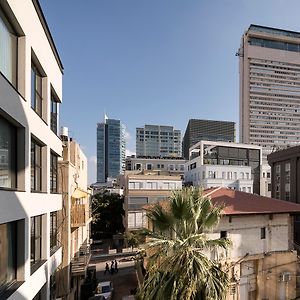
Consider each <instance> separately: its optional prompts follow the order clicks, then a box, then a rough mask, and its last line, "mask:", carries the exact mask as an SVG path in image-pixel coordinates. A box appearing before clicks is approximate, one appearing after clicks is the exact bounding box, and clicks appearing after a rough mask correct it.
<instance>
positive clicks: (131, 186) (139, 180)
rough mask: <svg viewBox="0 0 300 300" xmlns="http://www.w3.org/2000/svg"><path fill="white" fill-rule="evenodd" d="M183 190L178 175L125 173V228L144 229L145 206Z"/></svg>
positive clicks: (146, 172) (148, 172)
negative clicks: (175, 191) (173, 192)
mask: <svg viewBox="0 0 300 300" xmlns="http://www.w3.org/2000/svg"><path fill="white" fill-rule="evenodd" d="M181 188H182V180H181V177H180V176H178V175H169V173H164V174H162V173H161V172H160V174H159V175H158V172H154V171H152V172H151V171H144V172H140V173H137V172H130V171H129V172H128V171H126V172H125V175H124V196H125V199H124V210H125V217H124V227H125V229H126V231H127V230H136V229H141V228H143V227H144V222H145V221H146V216H145V212H143V206H145V205H146V204H148V203H156V202H158V201H162V200H165V199H167V198H168V197H169V196H170V195H171V193H172V191H174V190H180V189H181Z"/></svg>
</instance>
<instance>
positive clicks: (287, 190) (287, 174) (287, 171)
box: [284, 163, 291, 201]
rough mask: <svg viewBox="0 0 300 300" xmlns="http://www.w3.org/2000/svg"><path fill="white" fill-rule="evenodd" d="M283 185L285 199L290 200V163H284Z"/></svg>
mask: <svg viewBox="0 0 300 300" xmlns="http://www.w3.org/2000/svg"><path fill="white" fill-rule="evenodd" d="M284 170H285V185H284V192H285V200H287V201H289V200H291V164H290V163H286V164H285V167H284Z"/></svg>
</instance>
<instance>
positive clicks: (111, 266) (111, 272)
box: [110, 260, 115, 275]
mask: <svg viewBox="0 0 300 300" xmlns="http://www.w3.org/2000/svg"><path fill="white" fill-rule="evenodd" d="M114 263H115V262H114V261H113V260H112V261H111V265H110V274H112V275H113V274H114V272H115V267H114Z"/></svg>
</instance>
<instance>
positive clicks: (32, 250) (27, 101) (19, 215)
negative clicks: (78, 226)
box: [0, 0, 63, 299]
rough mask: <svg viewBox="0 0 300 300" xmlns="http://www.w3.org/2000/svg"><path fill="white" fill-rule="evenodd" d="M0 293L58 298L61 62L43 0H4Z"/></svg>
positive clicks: (0, 9) (0, 33)
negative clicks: (56, 288) (56, 275)
mask: <svg viewBox="0 0 300 300" xmlns="http://www.w3.org/2000/svg"><path fill="white" fill-rule="evenodd" d="M0 45H1V46H0V99H1V100H0V153H1V154H0V298H1V299H50V298H51V299H52V298H53V297H55V288H54V286H55V272H56V270H57V268H58V266H59V265H60V264H61V262H62V248H61V246H60V243H59V242H60V241H59V232H58V225H57V221H56V220H57V218H58V214H59V211H60V210H61V209H62V195H61V194H60V193H59V191H58V163H57V162H58V159H59V157H61V155H62V143H61V140H60V138H59V137H58V135H57V128H58V115H59V106H60V103H61V100H62V75H63V66H62V63H61V61H60V58H59V55H58V52H57V50H56V47H55V44H54V41H53V39H52V36H51V33H50V31H49V28H48V26H47V23H46V20H45V18H44V15H43V12H42V10H41V7H40V5H39V2H38V1H37V0H23V1H18V0H2V1H1V2H0Z"/></svg>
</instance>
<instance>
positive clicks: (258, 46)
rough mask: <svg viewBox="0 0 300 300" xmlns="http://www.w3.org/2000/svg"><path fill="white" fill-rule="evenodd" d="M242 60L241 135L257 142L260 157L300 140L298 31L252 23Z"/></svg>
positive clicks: (299, 52)
mask: <svg viewBox="0 0 300 300" xmlns="http://www.w3.org/2000/svg"><path fill="white" fill-rule="evenodd" d="M237 55H238V56H239V60H240V66H239V68H240V141H241V142H243V143H251V144H255V145H259V146H261V147H262V149H263V161H264V162H266V161H267V155H268V154H270V153H271V152H273V151H276V150H277V149H282V148H286V147H287V146H293V145H295V144H299V143H300V121H299V117H300V81H299V79H300V63H299V61H300V33H299V32H293V31H288V30H282V29H277V28H270V27H265V26H258V25H250V27H249V28H248V30H247V31H246V32H245V34H244V35H243V36H242V39H241V46H240V49H239V51H238V53H237Z"/></svg>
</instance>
